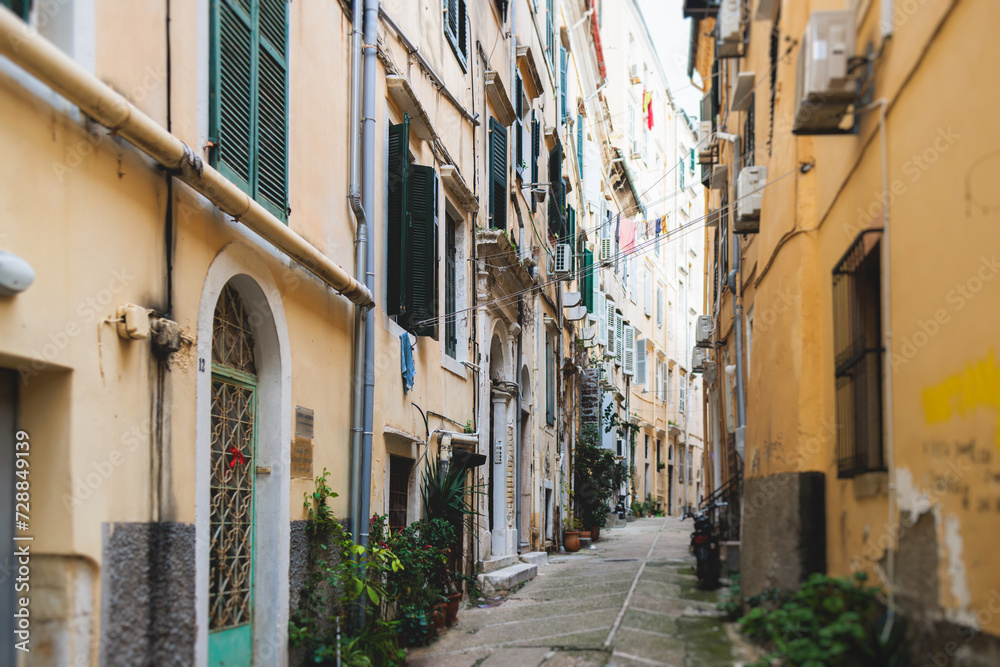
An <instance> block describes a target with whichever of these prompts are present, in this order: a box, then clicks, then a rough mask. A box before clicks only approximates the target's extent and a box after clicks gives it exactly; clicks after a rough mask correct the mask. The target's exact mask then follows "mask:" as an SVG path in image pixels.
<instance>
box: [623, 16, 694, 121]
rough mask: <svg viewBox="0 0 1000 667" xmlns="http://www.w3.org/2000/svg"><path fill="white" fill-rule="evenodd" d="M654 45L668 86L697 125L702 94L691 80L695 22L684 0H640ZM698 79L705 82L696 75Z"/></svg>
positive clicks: (678, 102)
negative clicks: (686, 15)
mask: <svg viewBox="0 0 1000 667" xmlns="http://www.w3.org/2000/svg"><path fill="white" fill-rule="evenodd" d="M637 1H638V3H639V8H640V9H641V10H642V14H643V16H644V17H645V18H646V25H647V26H648V27H649V34H650V35H651V36H652V38H653V45H654V46H655V47H656V51H657V53H658V54H659V56H660V62H662V63H663V69H664V70H665V71H666V73H667V85H668V86H669V87H670V92H671V94H673V96H674V100H676V101H677V104H679V105H680V106H681V108H683V109H684V110H685V111H686V112H687V114H688V116H690V117H691V120H692V121H694V122H695V123H697V121H698V115H699V110H700V106H701V97H702V93H701V92H700V91H699V90H698V89H697V88H695V87H694V86H692V85H691V82H690V81H689V80H688V77H687V66H688V48H689V44H690V40H691V19H685V18H684V16H683V12H682V7H683V5H684V2H683V0H637ZM694 76H695V80H696V81H698V82H699V83H700V82H701V80H700V78H699V77H698V74H697V73H695V75H694Z"/></svg>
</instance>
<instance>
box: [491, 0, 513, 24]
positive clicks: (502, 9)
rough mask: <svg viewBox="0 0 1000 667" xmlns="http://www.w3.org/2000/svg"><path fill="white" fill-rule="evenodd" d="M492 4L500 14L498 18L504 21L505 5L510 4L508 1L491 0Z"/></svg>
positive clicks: (505, 15) (505, 16)
mask: <svg viewBox="0 0 1000 667" xmlns="http://www.w3.org/2000/svg"><path fill="white" fill-rule="evenodd" d="M493 4H494V5H496V8H497V11H498V12H500V18H501V19H502V20H504V21H506V20H507V5H508V4H510V0H493Z"/></svg>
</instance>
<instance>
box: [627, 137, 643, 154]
mask: <svg viewBox="0 0 1000 667" xmlns="http://www.w3.org/2000/svg"><path fill="white" fill-rule="evenodd" d="M630 157H632V158H633V159H639V158H640V157H642V147H641V146H640V145H639V140H638V139H633V140H632V153H631V155H630Z"/></svg>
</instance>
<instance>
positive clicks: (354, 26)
mask: <svg viewBox="0 0 1000 667" xmlns="http://www.w3.org/2000/svg"><path fill="white" fill-rule="evenodd" d="M362 2H363V0H354V5H353V7H352V9H351V106H350V110H351V111H350V117H351V130H350V131H351V135H350V136H351V185H350V191H349V192H348V199H349V201H350V202H351V211H352V212H353V213H354V218H355V220H357V225H358V227H357V238H356V245H355V256H354V270H355V273H354V275H355V279H356V280H358V281H361V282H363V281H364V279H365V271H366V264H365V262H366V260H367V258H368V257H367V254H366V251H367V245H368V219H367V216H366V215H365V209H364V207H363V206H362V205H361V148H360V144H361V132H360V127H359V126H360V122H361V118H360V113H361V13H362V10H361V7H362ZM366 320H367V317H366V315H365V312H364V309H362V308H358V309H356V311H355V313H354V371H353V374H352V378H353V383H352V384H353V386H352V387H351V389H352V392H353V403H352V406H353V410H354V412H353V415H352V417H351V487H350V488H351V496H350V498H349V503H350V505H349V509H348V515H349V516H350V518H351V539H352V540H354V542H355V544H357V543H358V540H359V538H360V533H361V516H362V514H361V466H362V463H361V461H362V456H361V447H362V442H363V433H364V414H365V413H364V372H365V357H364V346H365V329H366V328H367V327H366V326H365V325H366Z"/></svg>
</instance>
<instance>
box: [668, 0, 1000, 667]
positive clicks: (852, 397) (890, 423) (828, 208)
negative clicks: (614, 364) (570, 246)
mask: <svg viewBox="0 0 1000 667" xmlns="http://www.w3.org/2000/svg"><path fill="white" fill-rule="evenodd" d="M705 4H706V3H686V6H687V8H688V9H689V10H690V13H691V15H692V16H695V20H696V21H698V22H699V24H698V25H699V29H698V30H697V33H696V35H695V37H694V40H695V41H694V43H693V45H692V48H693V53H694V58H693V59H692V67H693V68H696V69H697V70H698V73H699V75H700V77H701V79H702V80H703V81H704V82H705V83H706V87H707V88H710V90H709V91H708V95H707V96H706V102H705V104H704V106H703V111H704V112H705V113H703V117H702V119H701V120H702V122H703V123H704V122H706V121H708V122H709V123H710V126H709V127H708V128H707V133H706V135H704V136H708V137H709V138H708V140H707V141H706V143H705V145H704V152H705V159H704V160H703V162H704V171H703V177H704V180H705V183H706V185H708V186H709V187H710V188H712V189H711V191H710V199H709V202H708V204H709V206H708V211H707V215H708V216H709V220H710V222H712V221H713V219H714V224H713V226H712V227H710V228H709V230H708V234H707V239H706V241H707V245H708V248H709V252H710V260H709V267H708V271H707V285H706V297H707V298H706V302H707V303H706V313H710V314H712V316H713V335H712V342H711V347H710V355H711V356H710V359H711V361H712V362H713V366H714V367H713V369H712V371H711V372H707V373H706V380H708V378H709V377H711V379H712V381H711V382H706V415H707V418H706V433H707V439H708V442H709V443H710V444H709V446H710V448H711V449H712V453H713V456H714V457H716V458H717V459H718V461H719V464H718V465H717V466H716V467H715V468H714V474H715V479H714V481H713V487H714V488H719V487H721V486H723V485H724V484H726V483H727V482H729V481H730V480H740V479H742V484H743V495H742V533H741V536H740V541H741V555H740V561H741V563H740V566H741V584H742V585H743V590H744V591H746V592H747V594H750V595H752V594H755V593H758V592H760V591H761V590H763V589H766V588H771V587H775V586H780V587H781V588H787V587H789V586H792V585H794V583H795V582H796V581H798V580H800V579H802V578H804V577H805V576H806V575H807V574H808V573H809V572H812V571H825V572H829V573H830V574H831V575H837V576H845V575H849V574H850V573H851V572H852V571H859V570H861V571H865V572H867V573H869V575H870V576H871V578H872V580H873V581H874V582H876V583H877V584H879V585H880V586H882V587H883V589H884V590H885V591H886V602H887V603H888V605H889V609H890V610H891V611H892V612H893V613H895V614H899V615H903V616H906V617H908V618H909V619H910V620H911V623H910V626H909V628H910V630H911V632H912V633H913V634H912V639H913V647H914V651H915V657H917V658H919V660H920V661H921V662H923V661H925V660H926V661H931V662H933V661H937V662H933V664H993V663H994V662H995V661H996V659H997V655H998V653H997V651H998V650H1000V649H998V642H997V635H998V634H1000V621H998V620H997V616H996V609H997V603H996V601H995V600H994V597H995V592H996V589H997V588H998V585H1000V582H998V579H997V575H996V572H995V568H993V567H991V555H990V554H992V552H993V551H994V550H995V547H996V539H995V538H994V536H993V533H994V532H995V527H996V526H997V518H996V511H997V501H998V498H997V486H996V484H995V480H994V477H995V470H996V466H997V463H996V460H997V458H996V457H997V454H998V450H997V446H998V445H997V443H998V440H997V438H998V433H1000V431H998V426H997V422H996V415H995V408H994V407H991V406H995V403H996V401H995V396H994V393H995V392H993V389H991V387H993V386H994V384H995V383H994V382H993V381H992V380H991V378H993V377H994V375H995V371H996V363H995V347H996V341H995V338H996V337H995V335H994V334H993V333H992V328H991V325H990V324H989V322H990V321H991V318H992V309H991V304H992V303H994V302H995V301H996V299H997V294H998V293H997V289H1000V288H998V287H997V283H996V282H994V281H993V280H992V278H993V276H994V274H995V273H996V266H995V263H994V257H993V255H992V250H991V249H992V248H993V247H995V246H996V243H997V241H998V240H1000V237H998V232H997V227H996V224H995V223H996V215H997V209H996V207H995V206H993V205H991V204H990V203H989V202H990V197H991V196H990V195H989V194H988V193H989V192H991V191H992V190H991V189H990V186H989V185H988V183H989V182H990V178H991V177H992V176H995V175H996V174H997V173H998V165H1000V162H998V161H997V159H996V153H995V151H994V150H993V149H992V148H991V146H993V144H995V143H996V140H997V136H996V135H997V131H996V129H995V128H993V126H992V124H991V123H990V122H989V120H988V117H989V114H990V111H989V110H990V109H992V108H993V106H994V105H995V104H996V103H997V101H998V91H997V88H996V86H993V85H991V84H987V83H985V82H981V81H979V80H977V77H975V76H973V75H972V74H971V73H972V72H973V71H974V70H975V69H976V67H975V66H970V64H971V63H977V64H978V63H982V64H988V63H996V62H998V57H1000V54H998V52H997V49H996V47H995V45H994V43H993V40H991V39H990V37H989V36H988V34H987V31H988V30H989V28H988V27H987V26H990V25H992V24H993V23H994V22H995V21H996V20H997V18H998V8H997V7H996V5H995V4H994V3H989V2H949V1H947V0H940V1H934V0H928V1H926V2H905V1H902V2H901V1H896V2H891V1H889V0H882V1H881V2H838V1H829V2H822V1H810V2H751V3H743V4H742V5H740V6H741V7H742V11H743V14H742V20H741V21H738V22H737V26H738V31H737V32H738V37H737V36H734V35H736V33H733V32H732V31H729V30H728V29H727V27H726V26H728V25H730V24H731V22H729V21H730V20H729V19H725V21H727V22H729V23H726V25H722V23H723V21H724V19H723V18H721V16H722V12H723V11H725V9H726V7H725V6H724V7H723V9H722V10H720V12H719V14H718V17H717V16H716V15H715V14H714V13H712V15H711V16H708V15H707V14H706V13H705V11H706V10H705V8H704V7H700V5H705ZM708 4H712V3H708ZM722 4H723V5H726V4H727V3H722ZM734 4H737V3H734ZM695 5H699V7H695ZM738 9H739V7H738ZM822 12H836V14H826V15H824V14H822ZM831 16H832V17H833V18H835V19H836V21H837V25H838V26H843V30H842V31H841V32H839V33H823V32H810V26H813V27H814V26H816V25H818V24H817V21H822V20H824V19H827V18H830V17H831ZM838 29H840V28H838ZM713 30H714V33H713ZM817 35H818V36H817ZM824 35H832V37H829V41H824V40H825V37H824ZM831 45H832V47H838V46H840V45H842V46H843V47H844V48H843V50H841V51H840V52H839V53H838V52H837V51H833V52H831V54H834V55H843V56H844V63H845V65H846V70H845V72H844V73H843V74H846V79H847V80H848V81H850V82H851V85H856V86H857V89H856V91H855V92H856V95H855V97H854V98H853V100H852V103H851V106H847V105H844V106H843V107H842V108H840V109H839V111H838V110H837V109H836V108H835V103H836V99H835V98H833V97H832V96H827V97H825V98H824V97H822V96H820V97H816V98H813V99H811V100H809V101H807V103H805V104H802V99H803V95H802V91H803V90H805V89H806V88H804V86H807V85H808V81H805V82H804V81H803V79H802V77H803V62H812V61H813V59H815V58H824V57H825V52H823V49H825V48H826V47H827V46H831ZM804 49H805V52H803V50H804ZM813 49H815V50H813ZM834 76H835V75H834ZM797 77H798V79H797ZM831 108H834V111H833V112H832V113H833V116H834V117H835V119H836V120H840V121H841V123H840V130H842V131H841V132H840V133H833V134H827V135H823V134H819V133H818V132H817V131H816V126H815V125H814V126H812V127H810V123H818V120H817V119H818V118H819V117H820V116H822V115H823V114H824V113H826V112H830V109H831ZM824 122H826V123H827V130H835V129H836V128H834V127H830V126H829V123H828V121H824ZM819 124H820V125H822V124H823V123H819ZM835 124H836V122H834V125H835ZM793 130H794V132H793ZM713 151H714V155H713ZM754 167H765V168H766V185H759V186H756V188H755V189H756V190H757V191H758V192H759V193H760V194H762V202H761V203H760V214H759V230H758V229H753V230H752V231H749V232H746V231H745V230H746V227H745V225H749V226H750V227H753V226H754V222H752V221H751V222H749V223H748V222H747V221H745V220H744V221H741V220H740V218H741V217H743V212H742V210H741V209H740V208H739V206H740V204H741V201H742V200H741V192H740V190H739V189H738V188H739V187H740V184H739V174H740V173H741V171H746V170H747V169H750V168H754ZM748 192H749V191H747V192H743V193H742V194H743V195H747V194H748ZM737 226H739V227H743V229H744V233H734V227H737ZM734 249H735V252H734ZM734 298H735V299H737V304H736V305H737V307H736V308H734V304H733V299H734ZM734 312H735V317H736V318H737V320H739V321H736V322H734ZM738 337H739V338H740V339H741V340H740V345H742V347H743V350H742V351H738V350H737V343H736V339H737V338H738ZM741 375H742V377H740V376H741ZM743 378H745V381H744V379H743ZM991 392H993V393H991ZM741 394H742V395H743V397H744V398H745V416H744V415H743V414H742V410H741V407H740V402H741V400H743V399H741ZM743 426H745V435H744V429H743V428H741V427H743ZM925 654H926V655H925ZM941 660H944V662H940V661H941ZM952 661H956V662H952Z"/></svg>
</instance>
